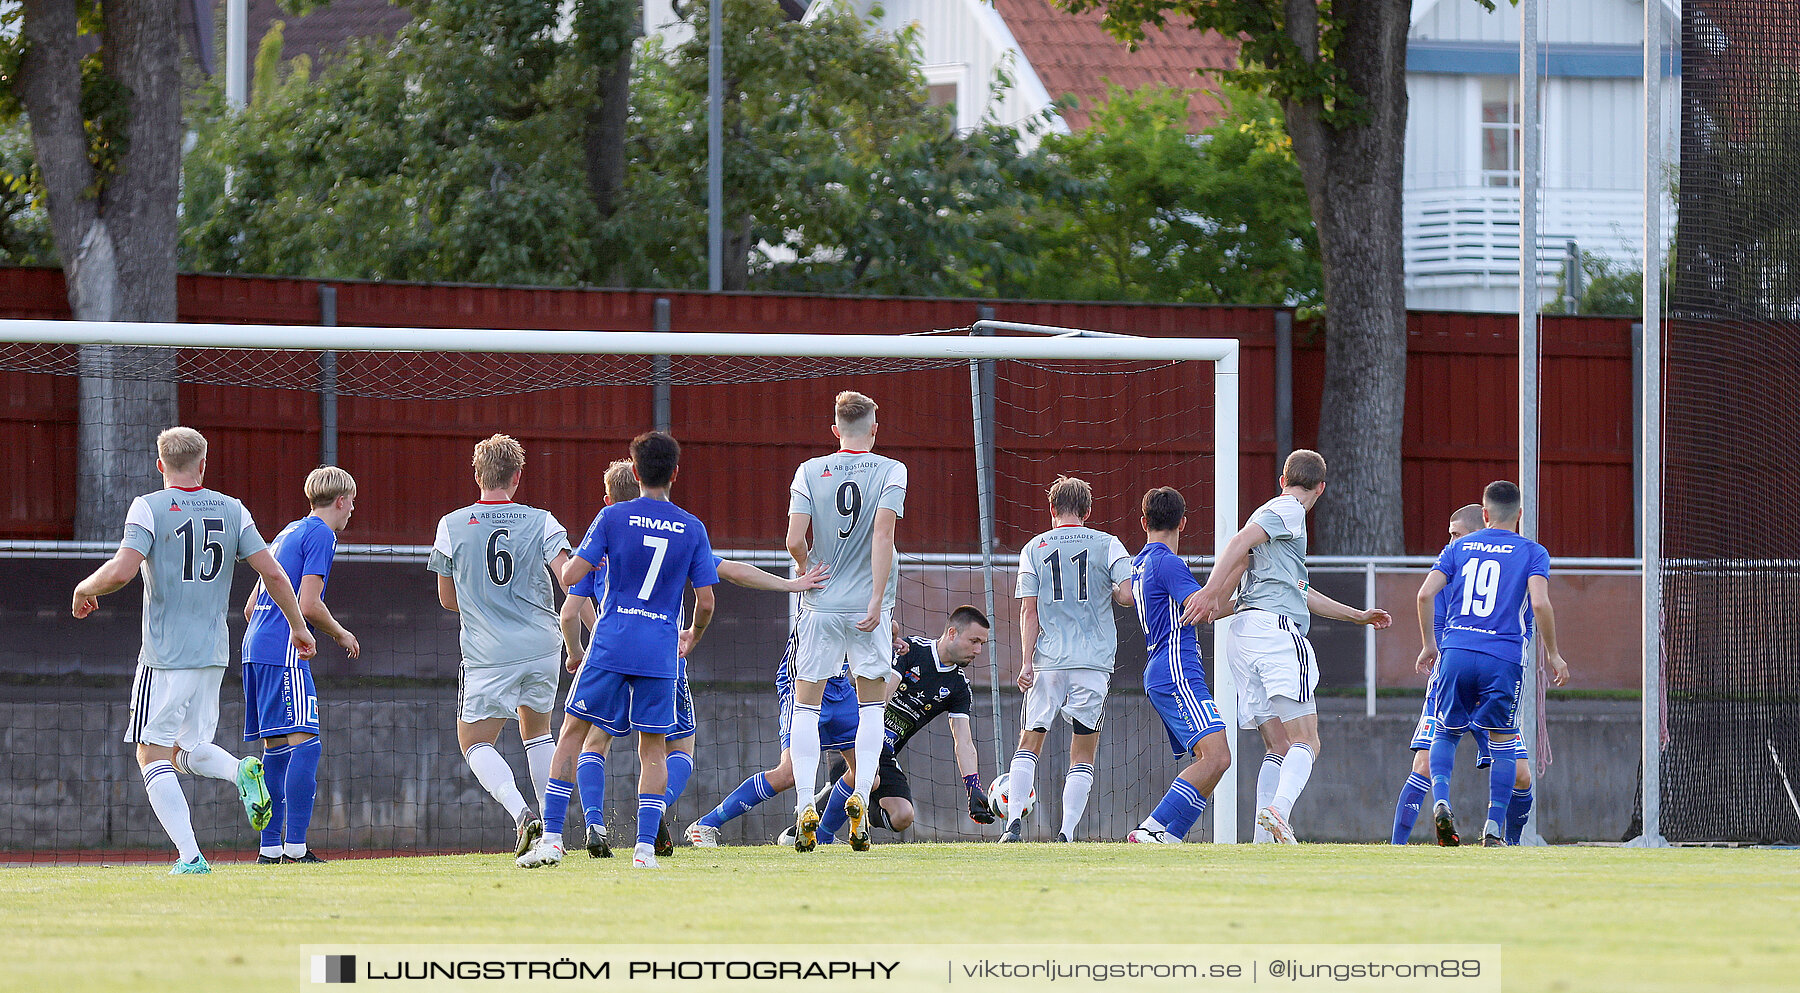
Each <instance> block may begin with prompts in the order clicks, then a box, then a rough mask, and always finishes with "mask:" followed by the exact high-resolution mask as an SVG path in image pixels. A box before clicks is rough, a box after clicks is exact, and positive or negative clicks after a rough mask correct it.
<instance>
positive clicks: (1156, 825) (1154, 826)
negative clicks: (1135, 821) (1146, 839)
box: [1138, 817, 1168, 831]
mask: <svg viewBox="0 0 1800 993" xmlns="http://www.w3.org/2000/svg"><path fill="white" fill-rule="evenodd" d="M1138 827H1140V828H1143V829H1144V830H1146V831H1167V830H1168V828H1167V827H1165V826H1164V825H1163V822H1162V821H1159V820H1157V819H1156V818H1154V817H1146V818H1144V820H1143V822H1142V823H1140V824H1139V825H1138Z"/></svg>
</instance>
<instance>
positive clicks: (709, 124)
mask: <svg viewBox="0 0 1800 993" xmlns="http://www.w3.org/2000/svg"><path fill="white" fill-rule="evenodd" d="M724 15H725V12H724V4H723V3H722V2H721V0H712V4H711V6H710V7H709V8H708V11H707V15H706V35H707V42H706V288H707V289H709V290H712V291H713V292H715V293H716V292H718V291H719V290H722V289H724V288H725V148H724V143H725V137H724V135H725V123H724V116H725V115H724V110H723V107H722V106H721V105H722V104H723V102H724V99H725V65H724V63H725V55H724V52H725V46H724V43H723V42H721V41H720V40H719V38H720V31H719V22H720V21H722V20H724Z"/></svg>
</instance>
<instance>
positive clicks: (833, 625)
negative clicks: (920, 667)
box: [794, 610, 894, 682]
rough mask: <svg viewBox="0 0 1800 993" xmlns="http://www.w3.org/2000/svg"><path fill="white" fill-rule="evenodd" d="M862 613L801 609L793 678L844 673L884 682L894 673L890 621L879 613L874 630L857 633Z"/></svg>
mask: <svg viewBox="0 0 1800 993" xmlns="http://www.w3.org/2000/svg"><path fill="white" fill-rule="evenodd" d="M862 616H863V615H861V614H833V613H827V612H825V611H822V610H802V611H801V612H800V624H799V628H798V631H797V636H798V637H797V642H796V643H797V646H798V647H797V648H796V649H795V652H794V654H795V656H796V658H795V660H794V678H795V679H804V680H807V681H808V682H818V681H819V680H822V679H830V678H831V677H833V676H835V675H837V674H838V673H840V672H843V671H844V663H845V662H846V661H848V662H849V665H850V674H851V675H852V676H860V677H862V678H863V679H886V678H887V675H888V673H890V672H892V671H894V637H893V633H892V632H893V618H892V616H891V615H890V614H889V613H888V612H887V611H882V614H881V623H880V624H877V625H875V630H873V631H858V630H857V629H856V622H857V621H860V620H862Z"/></svg>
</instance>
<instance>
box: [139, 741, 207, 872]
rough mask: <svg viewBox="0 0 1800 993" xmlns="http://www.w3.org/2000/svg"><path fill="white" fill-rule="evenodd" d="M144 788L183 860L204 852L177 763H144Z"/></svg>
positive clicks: (152, 807)
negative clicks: (177, 769)
mask: <svg viewBox="0 0 1800 993" xmlns="http://www.w3.org/2000/svg"><path fill="white" fill-rule="evenodd" d="M144 792H146V793H148V794H150V809H151V810H154V811H156V819H157V820H158V821H161V822H162V827H163V833H164V834H167V835H168V836H169V840H170V841H173V842H174V843H175V851H176V852H177V853H178V856H179V858H180V859H181V861H183V862H188V861H192V860H193V858H194V857H195V856H197V855H199V854H200V843H199V842H198V841H195V840H194V822H193V821H192V820H191V819H189V816H188V805H187V796H186V794H184V793H182V792H181V779H180V777H178V776H176V775H175V766H174V765H173V764H172V763H169V762H161V761H159V762H152V763H150V764H149V765H147V766H144Z"/></svg>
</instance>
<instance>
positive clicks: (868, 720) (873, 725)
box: [855, 702, 887, 800]
mask: <svg viewBox="0 0 1800 993" xmlns="http://www.w3.org/2000/svg"><path fill="white" fill-rule="evenodd" d="M886 716H887V704H885V703H881V702H876V703H862V704H858V705H857V707H856V789H855V793H856V795H857V796H860V797H862V798H863V799H864V800H867V799H868V798H869V792H870V791H871V790H873V789H875V769H876V767H877V766H879V765H880V764H881V743H882V741H883V740H884V739H885V738H886V736H887V722H886V720H885V718H886Z"/></svg>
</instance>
